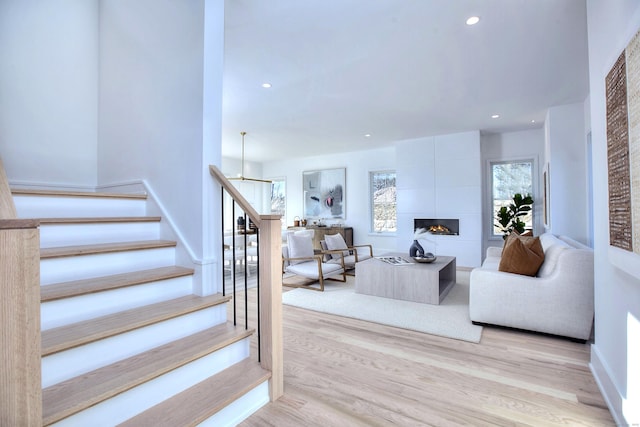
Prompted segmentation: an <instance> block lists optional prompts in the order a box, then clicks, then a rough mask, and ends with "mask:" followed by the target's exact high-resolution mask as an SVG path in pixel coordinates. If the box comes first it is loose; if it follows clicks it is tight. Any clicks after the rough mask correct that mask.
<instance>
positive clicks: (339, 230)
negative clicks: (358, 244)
mask: <svg viewBox="0 0 640 427" xmlns="http://www.w3.org/2000/svg"><path fill="white" fill-rule="evenodd" d="M305 228H307V229H309V230H313V231H314V234H313V248H314V249H322V248H321V247H320V241H321V240H324V236H326V235H327V234H342V237H343V238H344V241H345V242H346V243H347V246H353V227H318V226H316V225H311V226H309V225H308V226H306V227H305Z"/></svg>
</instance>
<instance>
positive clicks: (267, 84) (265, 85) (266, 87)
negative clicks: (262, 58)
mask: <svg viewBox="0 0 640 427" xmlns="http://www.w3.org/2000/svg"><path fill="white" fill-rule="evenodd" d="M262 87H263V88H265V89H269V88H270V87H271V83H262Z"/></svg>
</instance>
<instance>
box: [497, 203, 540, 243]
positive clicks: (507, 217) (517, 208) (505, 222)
mask: <svg viewBox="0 0 640 427" xmlns="http://www.w3.org/2000/svg"><path fill="white" fill-rule="evenodd" d="M532 205H533V198H532V197H531V194H527V195H526V196H523V195H522V194H520V193H516V194H514V195H513V198H512V203H511V204H510V205H509V206H503V207H501V208H500V209H499V210H498V212H497V215H496V219H497V220H498V223H497V224H496V226H497V227H499V228H500V231H501V232H502V234H503V236H502V238H503V239H506V238H507V236H508V235H509V233H511V232H512V231H513V230H516V231H517V232H518V233H520V234H522V233H524V227H525V223H524V221H522V217H523V216H525V215H527V214H528V213H529V212H531V206H532Z"/></svg>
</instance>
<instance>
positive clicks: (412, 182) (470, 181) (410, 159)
mask: <svg viewBox="0 0 640 427" xmlns="http://www.w3.org/2000/svg"><path fill="white" fill-rule="evenodd" d="M396 151H397V153H396V155H397V166H396V171H397V182H396V186H397V191H398V192H397V198H398V199H397V203H398V237H397V242H396V249H397V250H398V251H401V252H406V253H407V254H408V251H409V246H410V245H411V242H412V241H413V232H414V229H413V220H414V219H415V218H427V219H428V218H443V219H447V218H453V219H456V218H457V219H459V221H460V235H458V236H431V237H430V239H431V240H434V241H435V242H436V243H437V247H436V254H446V255H453V256H455V257H456V258H457V260H456V263H457V266H459V267H460V266H462V267H476V266H479V265H480V263H481V252H482V172H481V170H482V168H481V159H480V133H479V132H478V131H474V132H465V133H457V134H451V135H440V136H434V137H427V138H420V139H414V140H407V141H399V142H397V143H396ZM425 249H426V248H425Z"/></svg>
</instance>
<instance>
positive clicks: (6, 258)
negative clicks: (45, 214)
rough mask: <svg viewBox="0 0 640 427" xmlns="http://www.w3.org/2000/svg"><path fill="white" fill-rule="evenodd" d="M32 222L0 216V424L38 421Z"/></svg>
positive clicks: (35, 234)
mask: <svg viewBox="0 0 640 427" xmlns="http://www.w3.org/2000/svg"><path fill="white" fill-rule="evenodd" d="M38 225H39V221H38V220H35V219H0V253H2V256H1V257H0V328H1V331H0V353H2V358H1V359H2V364H1V366H0V426H39V425H41V424H42V384H41V370H40V369H41V368H40V237H39V236H40V233H39V230H38Z"/></svg>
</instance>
